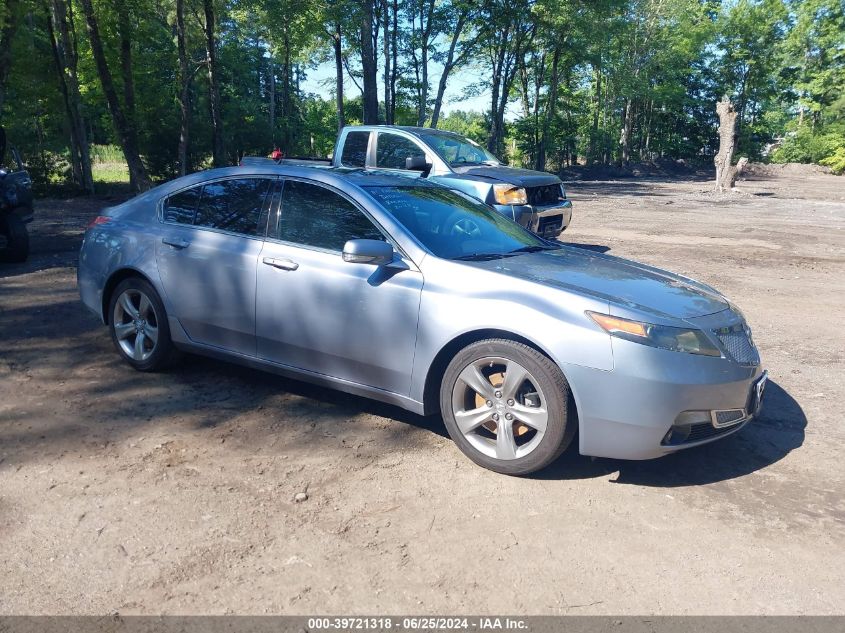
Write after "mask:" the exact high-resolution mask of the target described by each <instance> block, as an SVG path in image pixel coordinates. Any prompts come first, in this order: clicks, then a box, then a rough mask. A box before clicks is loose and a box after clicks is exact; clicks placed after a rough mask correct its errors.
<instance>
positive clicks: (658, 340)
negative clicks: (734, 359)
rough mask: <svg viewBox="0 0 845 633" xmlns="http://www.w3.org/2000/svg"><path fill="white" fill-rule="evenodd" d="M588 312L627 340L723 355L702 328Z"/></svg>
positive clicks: (681, 350) (598, 321) (594, 319)
mask: <svg viewBox="0 0 845 633" xmlns="http://www.w3.org/2000/svg"><path fill="white" fill-rule="evenodd" d="M587 316H589V317H590V318H591V319H592V320H593V321H595V322H596V323H597V324H598V325H599V327H601V328H602V329H603V330H604V331H605V332H607V333H608V334H610V335H611V336H615V337H617V338H621V339H625V340H626V341H633V342H634V343H642V344H643V345H649V346H651V347H659V348H661V349H668V350H671V351H673V352H686V353H688V354H702V355H704V356H721V355H722V352H721V351H720V350H719V348H717V347H716V346H715V345H713V343H711V342H710V340H709V339H708V338H707V336H705V334H704V332H702V331H701V330H695V329H687V328H682V327H669V326H666V325H654V324H652V323H642V322H640V321H631V320H629V319H621V318H619V317H614V316H610V315H608V314H599V313H598V312H590V311H589V310H588V311H587Z"/></svg>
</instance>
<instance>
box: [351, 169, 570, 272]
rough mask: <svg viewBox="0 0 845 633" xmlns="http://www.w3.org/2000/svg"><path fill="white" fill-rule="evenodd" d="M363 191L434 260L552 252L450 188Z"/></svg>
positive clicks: (534, 237)
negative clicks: (408, 232)
mask: <svg viewBox="0 0 845 633" xmlns="http://www.w3.org/2000/svg"><path fill="white" fill-rule="evenodd" d="M367 191H368V192H369V194H370V195H371V196H372V197H373V198H375V199H376V200H377V201H378V202H379V203H380V204H381V205H382V206H383V207H384V208H385V209H386V210H387V211H388V212H389V213H391V214H392V215H393V217H395V218H396V219H397V220H398V221H399V222H400V223H401V224H402V225H403V226H404V227H405V228H406V229H407V230H408V231H410V232H411V233H412V234H413V235H414V237H416V238H417V239H418V240H419V241H420V243H422V245H423V246H425V247H426V248H427V249H428V250H429V251H431V252H432V253H433V254H434V255H436V256H437V257H443V258H445V259H465V260H473V259H475V260H482V259H498V258H500V257H508V256H512V255H516V254H518V253H524V252H532V251H539V250H550V249H554V248H557V247H556V246H554V245H552V244H551V243H550V242H547V241H546V240H543V239H541V238H539V237H537V236H536V235H534V234H532V233H529V232H528V231H526V230H525V229H524V228H522V227H521V226H520V225H519V224H517V223H516V222H514V221H513V220H510V219H508V218H506V217H504V216H503V215H501V214H499V213H498V212H497V211H496V210H495V209H492V208H491V207H488V206H487V205H486V204H482V203H481V202H478V201H477V200H474V199H472V198H470V197H469V196H467V195H465V194H463V193H460V192H458V191H455V190H453V189H446V188H443V187H421V186H409V187H368V188H367Z"/></svg>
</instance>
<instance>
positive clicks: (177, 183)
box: [157, 162, 439, 195]
mask: <svg viewBox="0 0 845 633" xmlns="http://www.w3.org/2000/svg"><path fill="white" fill-rule="evenodd" d="M235 176H282V177H284V176H287V177H291V178H305V179H308V180H315V181H317V182H322V183H324V184H327V185H333V186H335V187H337V188H338V189H343V188H344V187H345V186H349V185H352V186H354V187H359V188H367V187H438V186H439V185H437V184H435V183H433V182H430V181H428V180H426V179H425V178H421V177H419V176H418V175H416V174H413V173H409V174H401V175H400V174H397V173H396V172H388V171H380V170H377V169H358V168H350V167H304V166H301V165H285V164H279V165H277V164H273V163H271V162H268V163H266V164H257V165H243V166H239V167H222V168H218V169H209V170H206V171H199V172H195V173H193V174H189V175H187V176H184V177H182V178H177V179H175V180H171V181H170V182H168V183H166V184H165V185H164V186H163V187H162V188H163V189H165V191H163V192H162V193H164V194H165V195H169V194H170V193H171V192H173V191H178V190H180V189H184V188H187V187H191V186H193V185H197V184H200V183H203V182H206V181H209V180H215V179H217V178H231V177H235ZM157 189H158V188H157Z"/></svg>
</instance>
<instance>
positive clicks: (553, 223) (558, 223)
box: [537, 215, 563, 235]
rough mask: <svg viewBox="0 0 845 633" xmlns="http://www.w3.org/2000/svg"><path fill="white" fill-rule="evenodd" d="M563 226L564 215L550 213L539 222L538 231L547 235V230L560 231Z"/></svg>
mask: <svg viewBox="0 0 845 633" xmlns="http://www.w3.org/2000/svg"><path fill="white" fill-rule="evenodd" d="M562 226H563V216H562V215H550V216H548V217H545V218H540V219H539V220H538V222H537V233H539V234H540V235H545V233H546V231H552V230H554V231H559V230H560V228H561V227H562Z"/></svg>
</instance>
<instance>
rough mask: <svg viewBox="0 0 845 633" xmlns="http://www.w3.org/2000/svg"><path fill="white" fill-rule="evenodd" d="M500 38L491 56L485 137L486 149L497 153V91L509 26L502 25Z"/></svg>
mask: <svg viewBox="0 0 845 633" xmlns="http://www.w3.org/2000/svg"><path fill="white" fill-rule="evenodd" d="M500 35H501V40H500V41H499V42H498V44H497V46H496V51H495V52H494V56H493V77H492V80H491V82H492V85H491V90H490V136H489V137H488V138H487V149H488V150H489V151H490V152H491V153H492V154H496V155H498V154H499V144H500V142H501V135H502V130H501V129H500V128H499V116H498V112H499V92H500V91H502V90H503V86H502V84H503V78H502V74H503V71H504V65H505V53H506V52H507V51H506V46H507V44H506V42H507V39H508V37H509V36H510V28H509V26H506V27H504V29H503V31H502V32H501V34H500Z"/></svg>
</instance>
